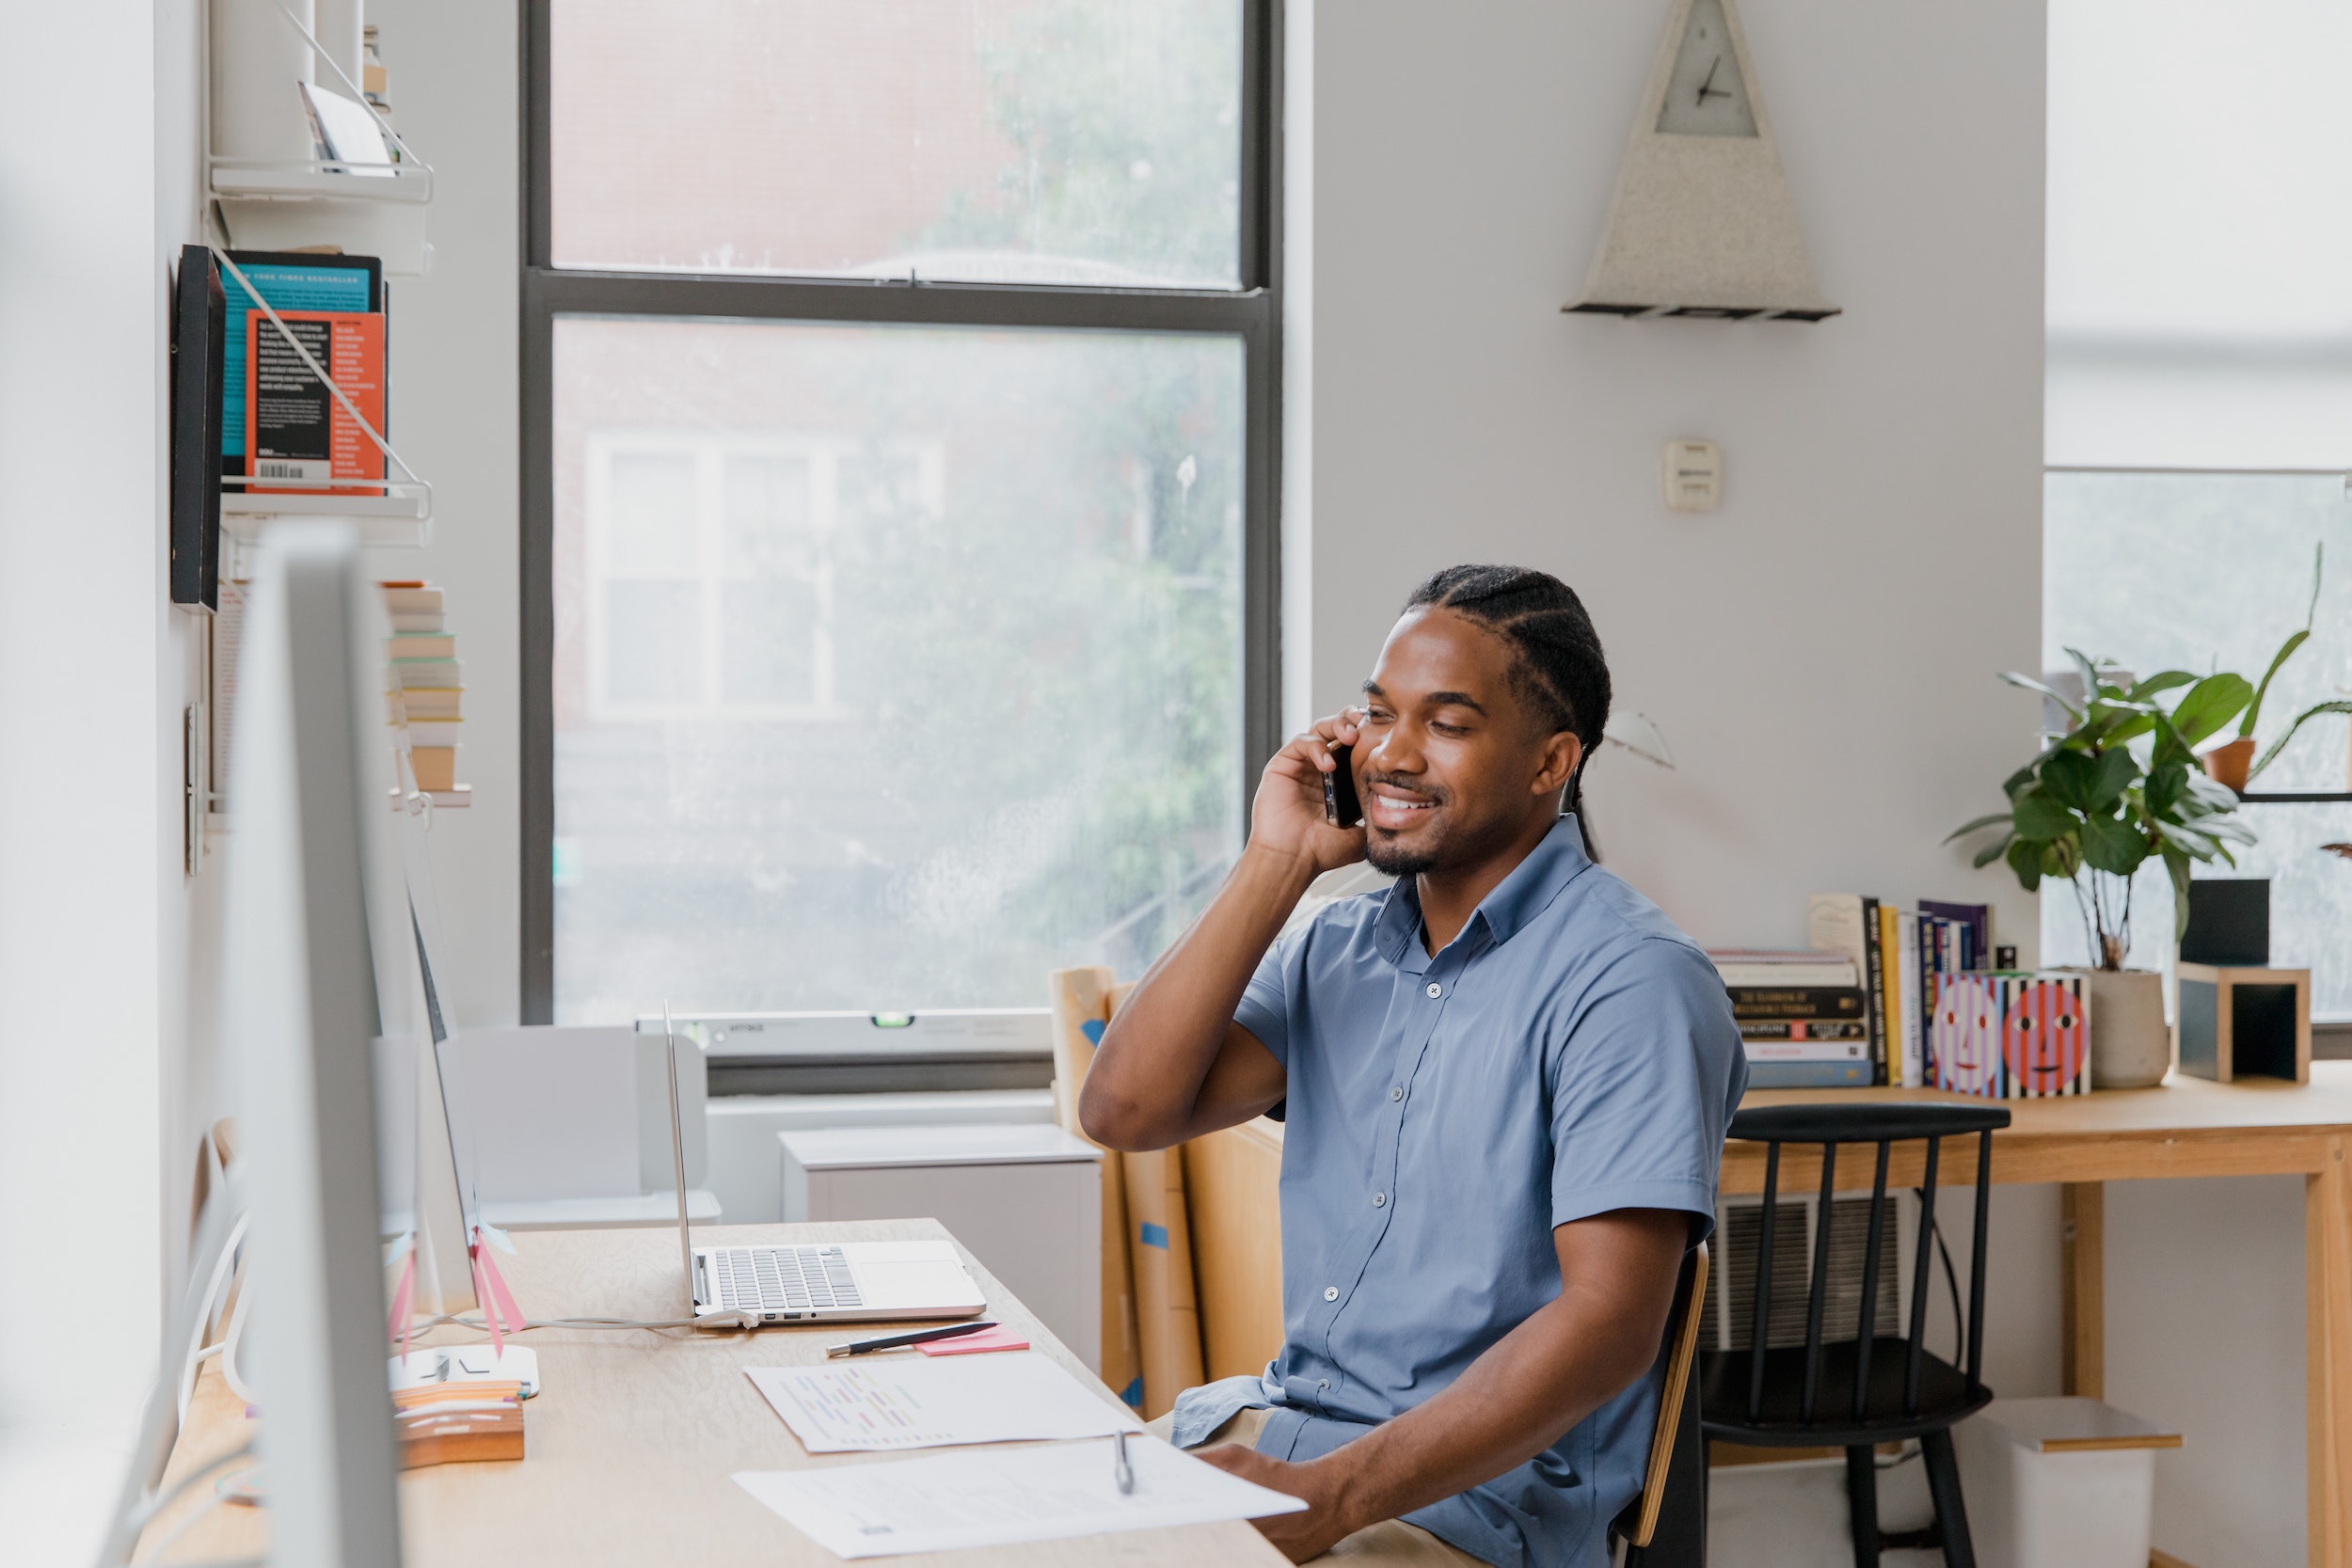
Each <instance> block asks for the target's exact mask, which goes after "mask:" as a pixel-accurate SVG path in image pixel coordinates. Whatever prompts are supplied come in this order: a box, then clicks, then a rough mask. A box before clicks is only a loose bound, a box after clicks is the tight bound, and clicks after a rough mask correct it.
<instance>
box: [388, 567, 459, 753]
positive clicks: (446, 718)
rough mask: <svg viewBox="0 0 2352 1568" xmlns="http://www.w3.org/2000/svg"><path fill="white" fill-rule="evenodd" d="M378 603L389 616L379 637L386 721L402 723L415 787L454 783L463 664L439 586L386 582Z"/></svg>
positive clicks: (422, 583) (425, 583)
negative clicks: (386, 632) (388, 631)
mask: <svg viewBox="0 0 2352 1568" xmlns="http://www.w3.org/2000/svg"><path fill="white" fill-rule="evenodd" d="M378 586H379V587H380V588H382V590H383V593H384V608H385V610H387V611H388V612H389V614H390V615H391V619H392V635H391V636H390V637H389V638H387V639H385V655H386V662H385V672H386V679H387V685H386V691H387V695H388V697H389V704H390V708H391V722H393V723H395V724H405V725H406V726H407V727H408V757H409V763H410V766H411V767H412V768H414V769H415V772H416V779H417V787H418V788H419V789H421V790H423V791H425V792H426V793H427V794H440V793H447V792H449V791H452V790H454V789H457V788H459V787H460V786H459V784H458V783H457V748H458V746H459V745H460V744H462V741H461V738H460V737H461V734H462V732H463V730H464V727H465V717H464V713H463V709H462V705H463V703H464V700H465V692H466V680H465V673H466V672H465V666H464V665H462V664H460V663H459V662H458V659H457V639H456V638H455V637H453V636H452V635H451V634H450V631H449V626H448V622H447V620H446V618H445V617H444V614H443V611H442V606H441V591H440V590H439V589H438V588H437V587H435V586H433V585H432V584H431V583H427V582H386V583H381V584H379V585H378Z"/></svg>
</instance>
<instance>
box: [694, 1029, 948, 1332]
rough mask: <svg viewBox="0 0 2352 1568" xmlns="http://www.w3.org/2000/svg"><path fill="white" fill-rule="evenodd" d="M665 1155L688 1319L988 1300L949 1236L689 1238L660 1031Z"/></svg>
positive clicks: (835, 1315)
mask: <svg viewBox="0 0 2352 1568" xmlns="http://www.w3.org/2000/svg"><path fill="white" fill-rule="evenodd" d="M663 1040H664V1042H665V1044H666V1046H667V1048H668V1051H669V1068H670V1071H669V1080H670V1154H671V1164H672V1166H673V1168H674V1169H675V1173H676V1180H677V1234H678V1256H679V1258H680V1259H681V1261H682V1263H683V1266H684V1268H685V1272H686V1294H687V1299H688V1301H689V1302H691V1304H692V1307H693V1316H694V1322H695V1326H697V1327H700V1328H718V1329H736V1328H745V1327H757V1326H759V1325H761V1324H765V1323H858V1322H872V1321H876V1320H881V1319H894V1318H895V1319H925V1318H977V1317H978V1316H979V1315H980V1313H981V1312H983V1311H984V1310H986V1309H987V1307H988V1298H987V1297H985V1296H983V1295H981V1294H980V1288H979V1286H978V1285H977V1284H976V1283H974V1282H973V1279H972V1275H970V1274H969V1273H968V1272H967V1271H966V1270H965V1269H964V1266H963V1259H962V1258H961V1256H959V1255H958V1254H957V1252H956V1249H955V1246H954V1244H953V1243H948V1242H834V1243H820V1244H803V1245H780V1246H696V1245H695V1244H694V1234H693V1229H692V1227H691V1225H689V1223H688V1222H687V1218H686V1140H685V1134H684V1128H683V1127H682V1125H681V1124H680V1122H679V1119H678V1086H677V1036H675V1034H670V1033H668V1032H667V1030H666V1027H665V1030H664V1034H663Z"/></svg>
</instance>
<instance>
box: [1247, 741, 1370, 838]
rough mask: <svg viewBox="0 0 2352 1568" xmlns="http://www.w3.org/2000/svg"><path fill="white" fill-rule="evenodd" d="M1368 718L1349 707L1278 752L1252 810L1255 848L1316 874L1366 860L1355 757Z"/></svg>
mask: <svg viewBox="0 0 2352 1568" xmlns="http://www.w3.org/2000/svg"><path fill="white" fill-rule="evenodd" d="M1363 717H1364V716H1363V713H1362V711H1361V710H1360V709H1358V708H1344V709H1343V710H1341V711H1340V712H1339V713H1336V714H1334V715H1332V716H1331V717H1330V718H1328V719H1320V720H1317V721H1315V725H1314V727H1313V728H1312V729H1311V730H1309V731H1307V733H1306V734H1304V735H1301V736H1296V737H1295V738H1294V739H1293V740H1292V741H1291V743H1290V744H1289V745H1287V746H1285V747H1283V748H1282V749H1281V750H1280V751H1279V752H1276V753H1274V759H1273V760H1272V761H1271V762H1268V763H1267V764H1266V766H1265V772H1264V774H1263V776H1262V777H1261V778H1260V779H1259V781H1258V795H1257V799H1256V800H1255V802H1254V803H1253V804H1252V805H1251V807H1250V811H1249V837H1250V841H1251V842H1252V843H1254V844H1258V845H1261V846H1263V847H1265V848H1268V849H1273V850H1278V851H1280V852H1282V853H1284V854H1288V855H1291V856H1295V857H1296V858H1298V859H1301V860H1303V861H1305V862H1307V863H1310V864H1311V866H1312V867H1313V869H1314V872H1315V874H1317V875H1320V874H1322V873H1323V872H1326V871H1335V870H1337V869H1338V868H1339V867H1341V866H1343V865H1352V864H1354V863H1356V862H1358V861H1359V860H1362V859H1363V858H1364V829H1363V823H1362V817H1363V812H1362V810H1361V809H1360V807H1359V804H1358V801H1357V794H1356V772H1355V766H1354V764H1355V756H1354V752H1353V748H1354V746H1355V744H1356V741H1357V739H1358V737H1359V736H1360V734H1361V733H1362V728H1361V726H1362V723H1363Z"/></svg>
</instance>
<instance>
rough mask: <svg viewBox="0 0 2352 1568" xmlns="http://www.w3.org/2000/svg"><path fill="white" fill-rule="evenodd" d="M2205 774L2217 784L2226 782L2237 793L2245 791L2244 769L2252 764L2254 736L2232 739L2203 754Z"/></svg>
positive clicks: (2241, 793)
mask: <svg viewBox="0 0 2352 1568" xmlns="http://www.w3.org/2000/svg"><path fill="white" fill-rule="evenodd" d="M2204 763H2205V775H2206V777H2208V778H2210V779H2212V780H2213V782H2214V783H2216V784H2226V785H2228V786H2229V787H2230V788H2232V789H2233V790H2235V791H2236V792H2237V793H2238V794H2240V795H2243V794H2245V793H2246V770H2247V769H2248V768H2251V767H2253V766H2254V737H2253V736H2247V737H2246V738H2245V739H2244V740H2233V741H2231V742H2230V743H2229V744H2228V745H2227V746H2216V747H2215V748H2214V749H2213V750H2212V751H2210V752H2206V753H2205V755H2204Z"/></svg>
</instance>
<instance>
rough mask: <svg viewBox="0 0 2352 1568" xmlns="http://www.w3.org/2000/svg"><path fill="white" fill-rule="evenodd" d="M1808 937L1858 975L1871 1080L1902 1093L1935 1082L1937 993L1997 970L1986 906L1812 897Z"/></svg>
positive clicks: (1848, 896)
mask: <svg viewBox="0 0 2352 1568" xmlns="http://www.w3.org/2000/svg"><path fill="white" fill-rule="evenodd" d="M1805 936H1806V938H1807V940H1809V941H1810V942H1812V943H1813V945H1814V946H1816V947H1818V948H1821V949H1824V950H1826V951H1829V952H1833V953H1836V954H1838V955H1840V956H1842V957H1844V958H1847V959H1849V960H1851V962H1852V964H1853V966H1854V968H1855V970H1856V971H1857V972H1858V973H1859V974H1861V976H1862V984H1863V990H1864V995H1865V1008H1866V1011H1867V1016H1868V1021H1869V1037H1870V1059H1871V1078H1870V1080H1869V1081H1870V1082H1872V1083H1876V1084H1899V1085H1903V1086H1904V1087H1906V1088H1918V1087H1921V1086H1923V1085H1931V1084H1935V1083H1937V1082H1938V1081H1939V1079H1938V1075H1937V1070H1936V1061H1935V1006H1936V996H1937V993H1938V989H1939V987H1941V986H1942V985H1943V984H1944V982H1945V981H1946V980H1947V979H1948V978H1950V977H1952V976H1956V975H1961V974H1975V973H1979V972H1983V971H1987V970H1990V969H1992V968H1993V967H1994V950H1993V947H1992V936H1993V911H1992V909H1991V907H1990V906H1988V905H1984V904H1947V903H1939V902H1937V901H1935V900H1933V899H1929V898H1922V899H1921V900H1919V907H1918V908H1917V909H1915V910H1905V909H1899V908H1898V907H1897V906H1896V905H1895V904H1894V902H1893V901H1892V900H1884V899H1879V898H1873V897H1870V896H1868V895H1865V894H1859V893H1817V894H1814V895H1811V896H1810V897H1809V898H1807V899H1806V900H1805ZM2007 951H2008V950H2007V949H2004V950H2003V952H2004V954H2006V953H2007ZM2002 961H2003V962H2005V963H2006V962H2008V961H2009V960H2008V959H2007V958H2004V959H2003V960H2002Z"/></svg>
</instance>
